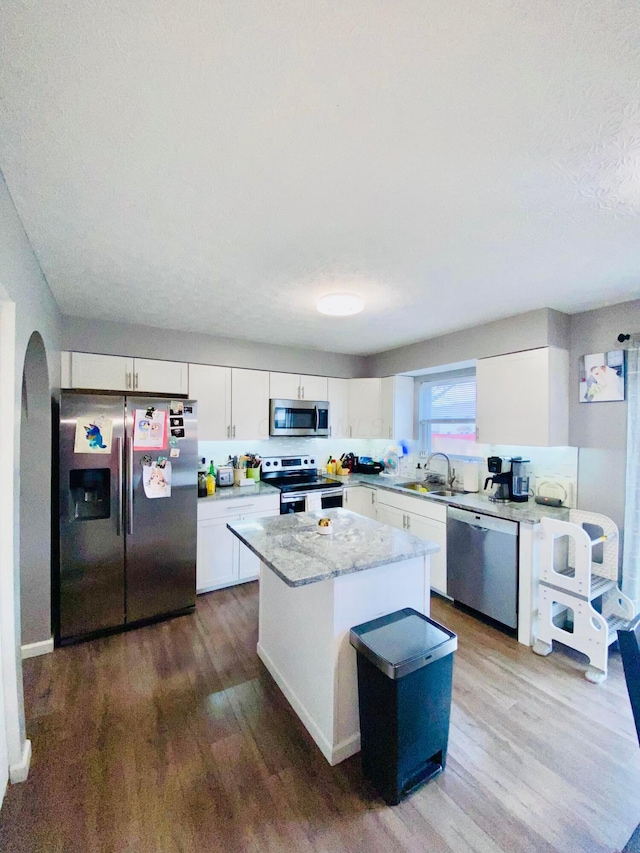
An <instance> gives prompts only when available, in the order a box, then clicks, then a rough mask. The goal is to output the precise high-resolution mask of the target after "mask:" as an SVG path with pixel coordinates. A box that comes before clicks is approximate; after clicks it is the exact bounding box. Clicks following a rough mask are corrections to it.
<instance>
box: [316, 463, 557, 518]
mask: <svg viewBox="0 0 640 853" xmlns="http://www.w3.org/2000/svg"><path fill="white" fill-rule="evenodd" d="M328 476H330V477H331V476H333V477H334V479H336V480H340V482H342V483H343V484H344V485H345V486H375V488H376V489H385V490H386V491H389V492H396V493H397V494H399V495H408V496H409V497H413V498H417V499H418V500H426V501H431V502H433V503H441V504H442V503H444V504H446V505H448V506H454V507H458V508H459V509H468V510H471V511H472V512H481V513H483V514H484V515H492V516H495V517H496V518H506V519H509V520H510V521H519V522H522V523H524V524H538V523H539V522H540V519H541V518H556V519H559V520H560V521H568V519H569V510H568V508H567V507H551V506H543V505H542V504H537V503H536V502H535V501H534V500H533V498H530V499H529V500H528V501H527V502H526V503H508V504H496V503H493V501H490V500H489V497H488V495H486V494H484V493H482V492H477V493H469V494H466V495H464V494H461V495H454V496H452V497H438V496H437V495H429V494H428V493H427V494H425V493H424V492H415V491H413V489H403V488H401V487H400V486H399V485H398V484H397V482H395V481H394V480H392V479H390V478H387V477H380V475H378V474H350V475H349V476H348V477H338V476H335V475H331V474H329V475H328ZM398 480H399V481H400V482H401V483H402V482H414V481H413V480H411V479H410V478H406V477H398ZM436 488H443V486H436Z"/></svg>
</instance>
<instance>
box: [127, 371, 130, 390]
mask: <svg viewBox="0 0 640 853" xmlns="http://www.w3.org/2000/svg"><path fill="white" fill-rule="evenodd" d="M126 385H127V388H131V373H127V382H126Z"/></svg>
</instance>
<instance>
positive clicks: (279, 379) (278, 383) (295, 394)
mask: <svg viewBox="0 0 640 853" xmlns="http://www.w3.org/2000/svg"><path fill="white" fill-rule="evenodd" d="M269 396H270V397H272V398H273V399H276V400H297V399H299V396H300V374H299V373H270V374H269Z"/></svg>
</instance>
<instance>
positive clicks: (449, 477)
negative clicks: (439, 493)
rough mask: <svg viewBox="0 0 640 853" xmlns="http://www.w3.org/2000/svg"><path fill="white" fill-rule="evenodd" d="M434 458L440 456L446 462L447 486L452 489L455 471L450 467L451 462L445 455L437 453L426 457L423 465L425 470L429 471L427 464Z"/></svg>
mask: <svg viewBox="0 0 640 853" xmlns="http://www.w3.org/2000/svg"><path fill="white" fill-rule="evenodd" d="M434 456H442V458H443V459H446V460H447V485H448V486H449V488H450V489H453V481H454V480H455V478H456V469H455V468H452V467H451V460H450V459H449V457H448V456H447V454H446V453H440V452H439V451H438V452H437V453H431V454H429V456H427V461H426V462H425V463H424V467H425V470H428V469H429V463H430V462H431V460H432V459H433V457H434ZM425 479H426V475H425Z"/></svg>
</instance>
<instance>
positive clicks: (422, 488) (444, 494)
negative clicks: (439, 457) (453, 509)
mask: <svg viewBox="0 0 640 853" xmlns="http://www.w3.org/2000/svg"><path fill="white" fill-rule="evenodd" d="M398 486H400V488H401V489H411V490H412V491H413V492H421V493H422V494H425V495H426V494H428V495H433V496H434V497H437V498H451V497H453V496H454V495H468V494H469V493H468V492H465V491H464V490H463V489H442V488H435V489H434V488H431V489H430V488H429V486H428V485H426V484H425V483H416V482H410V483H398Z"/></svg>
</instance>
